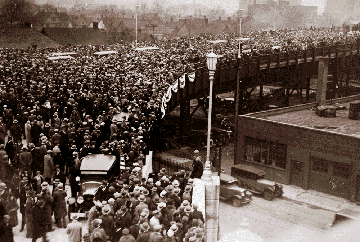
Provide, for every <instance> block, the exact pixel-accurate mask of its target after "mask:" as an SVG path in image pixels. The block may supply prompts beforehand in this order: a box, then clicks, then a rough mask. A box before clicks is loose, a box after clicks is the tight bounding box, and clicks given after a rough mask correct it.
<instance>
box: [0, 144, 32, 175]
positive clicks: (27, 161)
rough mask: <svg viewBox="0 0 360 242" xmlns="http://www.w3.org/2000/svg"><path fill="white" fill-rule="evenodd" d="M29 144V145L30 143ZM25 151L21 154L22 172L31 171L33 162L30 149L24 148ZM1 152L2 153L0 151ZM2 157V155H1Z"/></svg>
mask: <svg viewBox="0 0 360 242" xmlns="http://www.w3.org/2000/svg"><path fill="white" fill-rule="evenodd" d="M28 144H29V143H28ZM23 148H24V149H23V151H22V152H21V153H20V154H19V163H20V172H21V173H22V172H24V171H25V170H26V171H31V163H32V161H33V158H32V155H31V152H30V150H29V148H27V147H23ZM0 152H1V151H0ZM0 156H1V154H0Z"/></svg>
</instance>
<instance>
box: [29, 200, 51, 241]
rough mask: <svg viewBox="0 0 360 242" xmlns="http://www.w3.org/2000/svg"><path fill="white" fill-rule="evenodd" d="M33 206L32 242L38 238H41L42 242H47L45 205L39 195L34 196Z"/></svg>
mask: <svg viewBox="0 0 360 242" xmlns="http://www.w3.org/2000/svg"><path fill="white" fill-rule="evenodd" d="M36 200H37V201H36V202H35V206H34V207H33V212H32V215H33V225H34V227H33V228H34V229H33V231H32V242H36V240H37V239H38V238H43V242H48V240H47V238H46V232H47V229H46V227H47V225H48V224H47V221H46V216H47V215H46V204H45V201H44V197H43V196H42V195H41V194H38V195H36Z"/></svg>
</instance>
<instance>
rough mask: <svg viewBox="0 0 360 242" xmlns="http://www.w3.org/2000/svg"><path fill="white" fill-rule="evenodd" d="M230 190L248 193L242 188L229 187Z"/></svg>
mask: <svg viewBox="0 0 360 242" xmlns="http://www.w3.org/2000/svg"><path fill="white" fill-rule="evenodd" d="M229 189H231V190H235V191H239V192H246V191H247V189H245V188H241V187H237V186H233V187H229Z"/></svg>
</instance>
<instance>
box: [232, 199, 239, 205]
mask: <svg viewBox="0 0 360 242" xmlns="http://www.w3.org/2000/svg"><path fill="white" fill-rule="evenodd" d="M232 203H233V205H234V206H235V207H240V206H241V201H240V199H238V198H234V199H233V200H232Z"/></svg>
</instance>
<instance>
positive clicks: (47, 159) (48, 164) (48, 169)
mask: <svg viewBox="0 0 360 242" xmlns="http://www.w3.org/2000/svg"><path fill="white" fill-rule="evenodd" d="M51 153H52V150H48V151H47V154H46V155H45V156H44V174H43V176H44V178H45V181H46V182H47V183H49V184H50V183H51V178H52V177H53V176H54V162H53V159H52V157H51Z"/></svg>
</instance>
